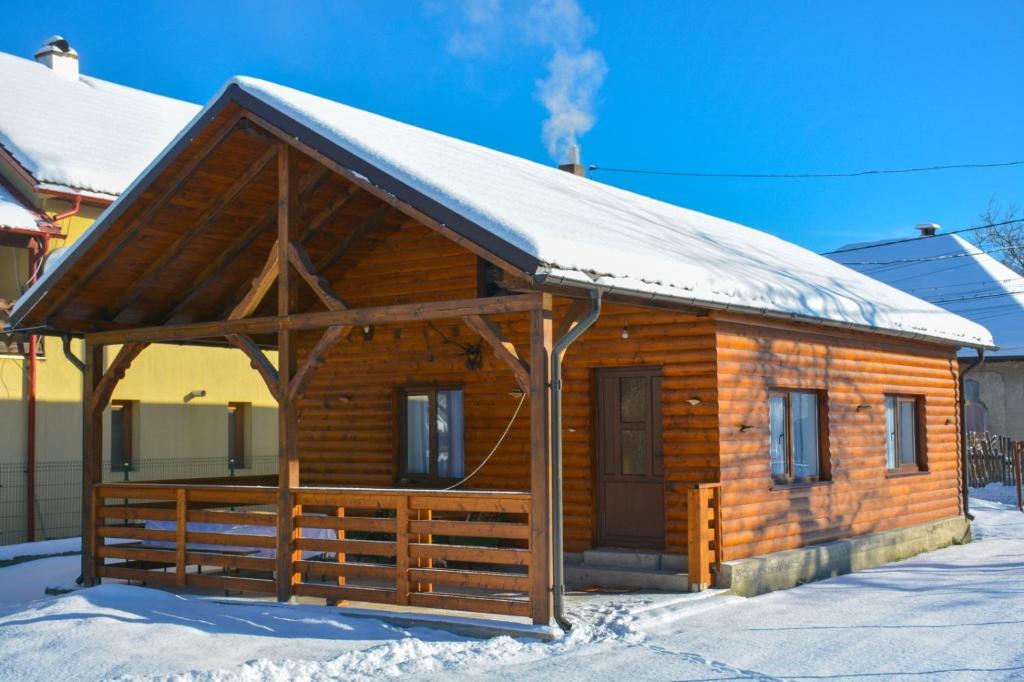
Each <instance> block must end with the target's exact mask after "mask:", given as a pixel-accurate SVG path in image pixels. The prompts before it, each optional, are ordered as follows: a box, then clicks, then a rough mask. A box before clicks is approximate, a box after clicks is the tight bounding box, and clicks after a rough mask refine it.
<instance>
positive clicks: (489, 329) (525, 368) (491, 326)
mask: <svg viewBox="0 0 1024 682" xmlns="http://www.w3.org/2000/svg"><path fill="white" fill-rule="evenodd" d="M462 319H463V321H464V322H465V323H466V325H467V326H468V327H469V328H470V329H472V330H473V331H475V332H476V333H477V334H479V335H480V338H482V339H483V340H484V341H486V342H487V343H488V345H490V346H491V349H492V350H493V351H494V356H495V357H496V358H498V359H499V360H501V361H502V362H504V363H505V364H506V365H508V367H509V369H511V370H512V374H513V376H515V378H516V383H517V384H519V388H520V389H522V391H523V392H524V393H529V392H530V365H529V363H527V362H526V361H525V360H523V358H522V357H521V356H520V355H519V352H518V351H517V350H516V347H515V346H514V345H513V344H512V342H511V341H509V340H508V337H507V336H505V334H504V332H502V331H501V328H500V327H498V325H496V324H495V323H494V322H492V321H491V320H489V319H487V318H486V317H483V316H481V315H467V316H466V317H464V318H462Z"/></svg>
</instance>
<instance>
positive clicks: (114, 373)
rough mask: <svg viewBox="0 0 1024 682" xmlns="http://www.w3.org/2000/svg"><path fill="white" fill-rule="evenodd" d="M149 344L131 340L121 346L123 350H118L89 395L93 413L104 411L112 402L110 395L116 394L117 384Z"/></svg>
mask: <svg viewBox="0 0 1024 682" xmlns="http://www.w3.org/2000/svg"><path fill="white" fill-rule="evenodd" d="M148 345H149V344H148V343H146V342H138V343H135V342H130V343H126V344H124V345H123V346H121V350H119V351H118V353H117V355H116V356H115V357H114V360H113V361H112V362H111V363H110V366H109V367H108V368H107V371H105V372H104V373H103V376H102V378H100V380H99V382H97V384H96V387H95V388H94V389H93V391H92V395H90V396H89V410H90V411H91V413H92V414H96V413H98V412H102V411H103V409H104V408H105V407H106V406H107V403H108V402H110V396H112V395H113V394H114V389H115V388H117V384H118V383H119V382H120V381H121V379H123V378H124V374H125V372H127V371H128V368H129V367H130V366H131V364H132V361H133V360H135V358H137V357H138V356H139V353H141V352H142V351H143V350H145V348H146V346H148Z"/></svg>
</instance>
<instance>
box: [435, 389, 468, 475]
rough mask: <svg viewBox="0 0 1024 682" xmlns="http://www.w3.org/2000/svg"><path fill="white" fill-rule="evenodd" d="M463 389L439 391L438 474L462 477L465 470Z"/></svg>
mask: <svg viewBox="0 0 1024 682" xmlns="http://www.w3.org/2000/svg"><path fill="white" fill-rule="evenodd" d="M463 438H464V433H463V415H462V391H438V392H437V475H438V476H439V477H441V478H460V477H461V476H463V472H464V470H465V464H464V462H465V453H464V442H463Z"/></svg>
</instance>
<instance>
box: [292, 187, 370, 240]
mask: <svg viewBox="0 0 1024 682" xmlns="http://www.w3.org/2000/svg"><path fill="white" fill-rule="evenodd" d="M325 170H326V169H325ZM361 191H362V190H361V189H360V188H359V186H358V185H349V187H348V190H347V191H345V192H344V193H342V194H339V195H338V196H337V197H335V199H334V201H332V202H331V203H330V204H329V205H327V206H325V207H324V208H323V209H322V210H321V211H320V212H319V213H317V214H316V215H315V216H313V219H312V220H310V221H309V224H308V225H306V227H304V228H302V230H301V231H300V232H299V236H298V240H297V241H298V242H299V243H300V244H301V243H303V242H305V241H306V240H307V239H309V238H310V237H312V236H314V235H315V234H317V233H318V232H319V231H320V230H321V228H323V226H324V225H326V224H327V223H329V222H330V221H331V220H332V219H333V218H334V217H335V216H336V215H338V212H339V211H340V210H341V209H343V208H345V206H347V205H348V204H349V202H351V201H352V199H353V198H355V196H356V195H357V194H359V192H361Z"/></svg>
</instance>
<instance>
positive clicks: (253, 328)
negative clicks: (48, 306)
mask: <svg viewBox="0 0 1024 682" xmlns="http://www.w3.org/2000/svg"><path fill="white" fill-rule="evenodd" d="M543 296H548V294H516V295H514V296H493V297H490V298H467V299H456V300H451V301H435V302H430V303H404V304H400V305H389V306H379V307H372V308H351V309H349V310H322V311H318V312H313V313H301V314H297V315H288V316H285V317H249V318H245V319H241V320H217V321H214V322H195V323H192V324H178V325H166V326H162V327H141V328H137V329H118V330H111V331H102V332H95V333H92V334H86V335H85V338H86V341H88V342H89V343H94V344H111V343H127V342H129V341H149V342H153V343H159V342H165V341H190V340H194V339H206V338H214V337H219V336H227V335H228V334H269V333H274V332H278V331H279V330H282V329H288V330H292V331H303V330H309V329H324V328H326V327H337V326H351V327H362V326H365V325H368V324H394V323H401V322H422V321H427V320H447V319H456V318H460V317H466V316H467V315H497V314H501V313H520V312H529V311H532V310H535V309H537V307H538V306H539V305H540V301H541V298H542V297H543Z"/></svg>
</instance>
